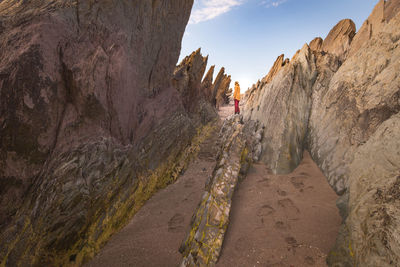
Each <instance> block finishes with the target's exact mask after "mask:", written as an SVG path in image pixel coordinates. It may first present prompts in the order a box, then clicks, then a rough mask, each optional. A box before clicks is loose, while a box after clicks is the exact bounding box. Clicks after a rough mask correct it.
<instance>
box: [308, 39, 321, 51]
mask: <svg viewBox="0 0 400 267" xmlns="http://www.w3.org/2000/svg"><path fill="white" fill-rule="evenodd" d="M323 42H324V40H323V39H322V38H321V37H316V38H315V39H314V40H312V41H311V42H310V45H309V46H310V49H311V50H312V51H317V52H320V51H321V49H322V43H323Z"/></svg>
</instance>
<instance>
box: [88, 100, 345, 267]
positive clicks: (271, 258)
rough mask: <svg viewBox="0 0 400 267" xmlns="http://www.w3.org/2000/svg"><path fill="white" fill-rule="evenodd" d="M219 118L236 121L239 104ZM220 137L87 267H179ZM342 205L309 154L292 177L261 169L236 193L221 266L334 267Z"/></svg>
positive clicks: (257, 167) (223, 109)
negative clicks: (331, 255) (330, 264)
mask: <svg viewBox="0 0 400 267" xmlns="http://www.w3.org/2000/svg"><path fill="white" fill-rule="evenodd" d="M219 114H220V117H221V118H222V119H224V118H226V117H227V116H229V115H231V114H233V105H228V106H224V107H221V108H220V112H219ZM216 138H217V133H215V134H214V135H213V137H212V138H210V139H209V140H207V141H206V142H205V143H204V144H203V145H202V148H201V151H200V153H199V157H198V159H196V160H195V161H194V162H193V163H191V164H190V166H189V168H188V170H187V171H186V172H185V173H184V174H183V175H182V176H181V177H180V178H179V179H178V181H177V182H176V183H175V184H173V185H170V186H168V187H167V188H166V189H163V190H161V191H159V192H158V193H156V194H155V195H154V196H153V197H152V198H151V199H150V200H149V201H148V202H147V203H146V204H145V205H144V206H143V207H142V209H140V211H139V212H138V213H137V214H136V215H135V216H134V218H133V219H132V220H131V222H130V223H129V224H128V225H127V226H126V227H125V228H123V229H122V230H121V231H120V232H119V233H117V234H115V235H114V236H113V237H112V238H111V239H110V240H109V242H108V243H107V244H106V245H105V247H104V248H103V249H102V250H101V251H100V253H99V254H98V255H97V256H96V257H95V258H94V259H93V260H92V261H91V262H90V263H89V264H87V266H137V267H140V266H179V264H180V262H181V259H182V256H181V255H180V253H179V252H178V248H179V246H180V244H181V242H182V240H183V239H184V237H185V235H186V232H187V231H188V229H189V222H190V219H191V217H192V214H193V212H194V211H195V209H196V207H197V205H198V203H199V201H200V197H201V194H202V192H203V190H204V184H205V181H206V179H207V177H208V176H209V175H210V174H211V172H212V170H213V168H214V165H215V161H214V157H215V155H216V154H217V151H216V146H215V142H216V141H217V139H216ZM336 199H337V196H336V194H335V193H334V192H333V190H332V189H331V188H330V186H329V185H328V183H327V181H326V178H325V177H324V176H323V174H322V173H321V172H320V170H319V169H318V167H317V166H316V165H315V163H314V162H313V161H312V159H311V158H310V156H309V154H308V153H307V152H305V154H304V159H303V161H302V163H301V164H300V165H299V166H298V168H297V169H296V170H295V171H294V172H293V173H291V174H288V175H273V174H272V173H271V171H270V170H269V169H268V167H267V166H265V165H263V164H255V165H253V166H252V167H251V169H250V171H249V174H248V175H247V178H246V179H245V180H244V181H243V182H242V183H241V184H240V185H239V189H238V190H237V191H236V192H235V195H234V198H233V206H232V211H231V215H230V216H231V217H230V225H229V227H228V231H227V234H226V237H225V241H224V244H223V249H222V254H221V257H220V260H219V261H218V263H217V266H326V263H325V259H326V255H327V253H328V252H329V250H330V248H331V247H332V246H333V244H334V242H335V239H336V236H337V233H338V229H339V225H340V223H341V218H340V216H339V213H338V209H337V208H336V205H335V202H336Z"/></svg>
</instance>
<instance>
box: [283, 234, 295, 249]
mask: <svg viewBox="0 0 400 267" xmlns="http://www.w3.org/2000/svg"><path fill="white" fill-rule="evenodd" d="M285 242H286V243H287V244H288V245H291V246H292V247H297V240H296V239H295V238H294V237H292V236H289V237H286V238H285Z"/></svg>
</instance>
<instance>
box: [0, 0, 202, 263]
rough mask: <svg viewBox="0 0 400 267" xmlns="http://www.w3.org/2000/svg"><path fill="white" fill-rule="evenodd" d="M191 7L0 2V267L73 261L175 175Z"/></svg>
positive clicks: (183, 124) (107, 0)
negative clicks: (177, 82) (176, 82)
mask: <svg viewBox="0 0 400 267" xmlns="http://www.w3.org/2000/svg"><path fill="white" fill-rule="evenodd" d="M192 4H193V1H191V0H190V1H187V0H177V1H173V2H171V1H166V0H154V1H133V2H132V1H116V0H101V1H96V2H93V1H51V2H40V1H39V2H38V1H33V0H31V1H24V3H23V4H22V3H21V2H20V1H14V0H4V1H1V2H0V21H1V23H0V24H1V33H0V94H1V95H0V101H1V104H0V125H1V131H0V144H1V146H0V185H1V192H0V201H1V209H0V226H1V227H0V228H1V240H0V262H1V264H5V265H9V266H14V265H17V264H21V265H35V264H36V265H67V264H69V263H73V264H80V263H81V262H83V261H85V260H86V259H87V258H90V257H91V256H92V255H93V253H95V252H96V251H97V250H98V249H99V247H100V246H101V245H102V244H103V243H104V242H105V241H106V240H107V238H108V237H109V236H110V235H111V234H112V233H113V232H114V231H116V230H118V229H119V228H120V227H121V226H122V225H123V223H125V222H126V221H127V219H128V218H129V216H131V215H132V214H133V213H134V212H135V210H137V209H138V208H139V207H140V206H141V205H142V204H143V201H144V200H146V199H147V198H149V197H150V196H151V194H152V193H153V192H155V191H156V190H157V188H161V187H163V186H165V185H166V184H168V183H170V182H172V181H173V179H174V178H173V177H176V175H177V174H178V173H179V169H180V167H178V165H179V166H181V163H178V162H182V161H185V160H184V158H185V156H184V155H185V153H186V152H185V151H186V150H185V148H186V147H187V146H188V144H189V143H190V142H191V140H192V137H193V136H194V135H195V133H196V129H195V125H198V122H196V121H194V120H193V117H192V116H190V114H188V113H187V109H185V106H184V103H185V101H184V99H183V98H182V96H181V94H180V93H179V92H178V91H177V90H176V89H175V88H174V87H173V86H172V85H171V77H172V73H173V71H174V68H175V64H176V61H177V59H178V56H179V51H180V46H181V39H182V36H183V32H184V29H185V26H186V23H187V21H188V18H189V15H190V10H191V7H192ZM200 79H201V77H200ZM191 81H193V82H194V83H197V80H191Z"/></svg>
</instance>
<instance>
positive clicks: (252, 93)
mask: <svg viewBox="0 0 400 267" xmlns="http://www.w3.org/2000/svg"><path fill="white" fill-rule="evenodd" d="M284 58H285V55H283V54H282V55H280V56H279V57H278V58H277V59H276V60H275V62H274V65H273V66H272V67H271V69H270V71H269V72H268V74H267V75H266V76H265V77H264V78H262V79H261V81H260V80H259V81H258V82H257V83H256V84H253V86H252V87H251V88H250V89H249V90H247V91H246V93H245V95H244V99H243V101H242V102H245V103H247V104H248V105H249V106H252V105H254V104H253V102H254V101H256V98H257V96H259V95H260V93H256V91H261V90H262V88H263V87H264V85H265V84H268V83H270V82H271V81H272V80H273V78H274V77H275V76H276V74H277V73H278V72H279V71H280V70H281V69H282V68H283V67H284V66H285V65H287V64H289V59H288V58H286V59H284Z"/></svg>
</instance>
